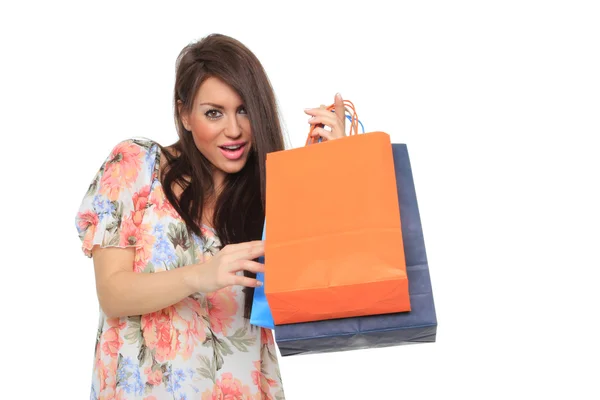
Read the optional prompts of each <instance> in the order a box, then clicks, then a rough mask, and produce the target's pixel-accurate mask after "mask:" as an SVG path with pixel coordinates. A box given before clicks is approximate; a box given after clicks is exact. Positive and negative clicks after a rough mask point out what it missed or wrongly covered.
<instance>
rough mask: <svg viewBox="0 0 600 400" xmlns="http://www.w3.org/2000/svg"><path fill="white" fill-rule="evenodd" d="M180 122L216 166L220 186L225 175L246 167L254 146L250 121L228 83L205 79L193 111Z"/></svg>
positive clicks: (217, 181) (215, 172) (240, 101)
mask: <svg viewBox="0 0 600 400" xmlns="http://www.w3.org/2000/svg"><path fill="white" fill-rule="evenodd" d="M181 120H182V122H183V126H184V127H185V129H187V130H188V131H191V132H192V135H193V138H194V143H195V144H196V147H197V148H198V150H200V152H201V153H202V154H203V155H204V157H206V158H207V159H208V161H210V162H211V163H212V165H213V166H214V172H213V179H214V181H215V184H216V185H217V186H219V185H220V184H221V183H222V181H223V179H224V177H225V175H226V174H232V173H236V172H238V171H240V170H241V169H242V168H243V167H244V165H246V161H247V160H248V154H250V150H251V146H252V131H251V128H250V121H249V119H248V115H247V113H246V108H245V107H244V104H243V103H242V99H241V98H240V96H239V95H238V94H237V93H236V92H235V91H234V90H233V89H232V88H231V87H230V86H229V85H227V84H226V83H225V82H223V81H221V80H220V79H218V78H215V77H210V78H208V79H206V80H205V81H204V82H203V83H202V85H200V89H199V90H198V93H197V94H196V98H195V99H194V104H193V106H192V109H191V111H190V112H189V113H182V114H181Z"/></svg>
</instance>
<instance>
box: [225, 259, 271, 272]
mask: <svg viewBox="0 0 600 400" xmlns="http://www.w3.org/2000/svg"><path fill="white" fill-rule="evenodd" d="M228 269H229V272H233V273H235V272H239V271H249V272H254V273H255V274H256V273H259V272H265V265H264V264H261V263H259V262H256V261H251V260H237V261H236V262H234V263H231V264H230V265H229V268H228Z"/></svg>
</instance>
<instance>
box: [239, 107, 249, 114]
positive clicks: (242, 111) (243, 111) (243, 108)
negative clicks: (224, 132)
mask: <svg viewBox="0 0 600 400" xmlns="http://www.w3.org/2000/svg"><path fill="white" fill-rule="evenodd" d="M238 112H239V113H240V114H244V115H248V111H246V107H244V106H241V107H240V108H238Z"/></svg>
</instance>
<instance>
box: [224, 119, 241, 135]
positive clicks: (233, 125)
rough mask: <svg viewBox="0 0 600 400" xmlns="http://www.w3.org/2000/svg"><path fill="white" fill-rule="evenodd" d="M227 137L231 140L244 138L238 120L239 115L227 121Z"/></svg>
mask: <svg viewBox="0 0 600 400" xmlns="http://www.w3.org/2000/svg"><path fill="white" fill-rule="evenodd" d="M225 136H226V137H228V138H229V139H238V138H239V137H240V136H242V126H241V125H240V123H239V121H238V120H237V115H235V116H233V117H230V118H229V119H228V120H227V126H226V127H225Z"/></svg>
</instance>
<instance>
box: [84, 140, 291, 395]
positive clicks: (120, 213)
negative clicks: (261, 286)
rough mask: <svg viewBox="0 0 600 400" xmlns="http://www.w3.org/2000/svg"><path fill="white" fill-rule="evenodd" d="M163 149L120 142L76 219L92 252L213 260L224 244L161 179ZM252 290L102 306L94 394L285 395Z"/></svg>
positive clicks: (157, 262) (146, 260)
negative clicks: (149, 306) (154, 306)
mask: <svg viewBox="0 0 600 400" xmlns="http://www.w3.org/2000/svg"><path fill="white" fill-rule="evenodd" d="M160 157H161V150H160V147H159V146H158V145H157V144H156V143H155V142H153V141H151V140H148V139H129V140H126V141H123V142H121V143H119V144H118V145H117V146H116V147H115V148H114V149H113V150H112V152H111V153H110V155H109V156H108V158H107V159H106V160H105V162H104V163H103V164H102V166H101V168H100V170H99V171H98V173H97V174H96V176H95V177H94V179H93V180H92V183H91V185H90V186H89V189H88V191H87V193H86V194H85V196H84V198H83V201H82V203H81V208H80V209H79V212H78V213H77V216H76V226H77V231H78V233H79V237H80V239H81V240H82V243H83V246H82V248H83V252H84V254H85V255H86V256H87V257H91V250H92V248H93V246H94V245H99V246H101V247H133V248H135V261H134V265H133V270H134V271H135V272H137V273H144V274H152V273H160V272H162V271H167V270H171V269H174V268H178V267H181V266H184V265H189V264H193V263H199V262H202V261H206V260H207V259H209V258H210V257H211V256H213V255H214V254H215V253H216V252H218V251H219V249H220V246H221V244H220V242H219V238H218V237H217V236H216V235H215V232H214V231H212V230H211V229H210V228H209V227H206V226H203V228H202V237H198V236H197V235H195V234H193V233H190V234H188V231H187V229H186V225H185V223H184V221H183V219H182V218H181V217H180V216H179V214H177V212H176V211H175V209H174V208H173V206H172V205H171V204H170V203H169V201H168V200H167V199H166V197H165V194H164V192H163V189H162V186H161V183H160V181H159V179H158V172H159V167H160ZM243 314H244V294H243V292H242V287H240V286H232V287H227V288H224V289H221V290H218V291H216V292H213V293H208V294H201V293H196V294H194V295H191V296H189V297H187V298H185V299H183V300H182V301H180V302H179V303H177V304H174V305H172V306H170V307H167V308H164V309H162V310H159V311H156V312H153V313H150V314H145V315H136V316H129V317H122V318H107V317H106V315H105V314H104V313H103V312H102V310H100V320H99V324H98V334H97V340H96V348H95V356H94V364H93V377H92V388H91V399H140V400H142V399H143V400H160V399H177V400H179V399H188V400H191V399H201V400H209V399H232V400H233V399H273V400H282V399H284V393H283V388H282V385H281V377H280V374H279V366H278V362H277V353H276V350H275V344H274V341H273V334H272V331H271V330H269V329H264V328H258V327H255V326H252V325H251V324H250V323H249V321H248V319H246V318H244V316H243Z"/></svg>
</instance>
